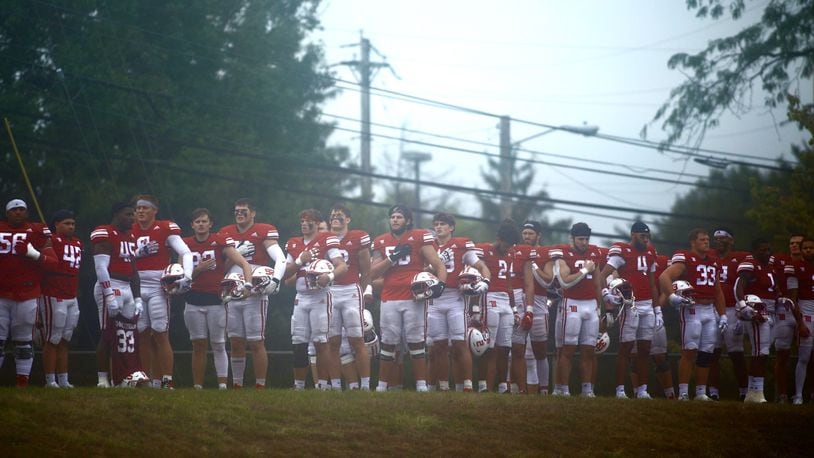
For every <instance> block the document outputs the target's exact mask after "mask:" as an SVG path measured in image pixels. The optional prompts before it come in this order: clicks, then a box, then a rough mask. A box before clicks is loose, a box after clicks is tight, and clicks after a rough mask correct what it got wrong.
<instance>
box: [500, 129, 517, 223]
mask: <svg viewBox="0 0 814 458" xmlns="http://www.w3.org/2000/svg"><path fill="white" fill-rule="evenodd" d="M511 138H512V135H511V118H510V117H508V116H501V117H500V192H502V193H508V192H511V190H512V171H513V170H514V157H513V156H512V140H511ZM511 216H512V201H511V200H509V199H508V198H507V197H506V196H505V194H504V195H502V196H500V219H501V221H502V220H504V219H506V218H509V217H511Z"/></svg>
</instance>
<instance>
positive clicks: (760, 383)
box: [754, 377, 763, 391]
mask: <svg viewBox="0 0 814 458" xmlns="http://www.w3.org/2000/svg"><path fill="white" fill-rule="evenodd" d="M754 381H755V389H756V390H758V391H763V377H755V378H754Z"/></svg>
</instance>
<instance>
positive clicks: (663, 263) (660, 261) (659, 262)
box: [653, 254, 672, 294]
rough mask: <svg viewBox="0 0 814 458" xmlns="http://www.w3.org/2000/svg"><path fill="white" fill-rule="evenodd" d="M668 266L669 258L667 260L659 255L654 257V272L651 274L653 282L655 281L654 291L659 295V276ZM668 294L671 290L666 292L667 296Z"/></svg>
mask: <svg viewBox="0 0 814 458" xmlns="http://www.w3.org/2000/svg"><path fill="white" fill-rule="evenodd" d="M669 266H670V258H668V257H667V256H663V255H660V254H659V255H656V272H655V273H653V275H654V277H653V280H655V281H656V290H658V292H659V293H661V292H662V291H661V288H660V287H659V277H661V274H663V273H664V271H665V270H667V267H669ZM670 293H672V290H670V291H667V294H670Z"/></svg>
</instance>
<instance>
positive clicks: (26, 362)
mask: <svg viewBox="0 0 814 458" xmlns="http://www.w3.org/2000/svg"><path fill="white" fill-rule="evenodd" d="M16 348H28V349H31V345H27V344H26V345H18V346H17V347H16ZM16 348H15V350H16ZM14 362H15V363H16V366H17V375H25V376H29V375H31V366H33V365H34V358H33V357H31V358H25V359H20V358H14Z"/></svg>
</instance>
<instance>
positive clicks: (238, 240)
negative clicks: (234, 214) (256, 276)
mask: <svg viewBox="0 0 814 458" xmlns="http://www.w3.org/2000/svg"><path fill="white" fill-rule="evenodd" d="M220 234H223V235H225V236H226V237H229V238H231V239H232V240H233V241H234V243H235V248H240V247H242V246H246V245H251V246H254V254H253V255H251V256H245V258H246V261H248V262H249V264H253V265H255V266H267V265H269V262H270V259H269V255H268V252H266V247H265V246H263V242H265V241H266V240H277V239H279V238H280V234H279V233H278V232H277V228H276V227H274V226H272V225H271V224H265V223H254V224H252V225H251V226H249V228H248V229H246V230H245V231H243V232H240V230H238V228H237V224H230V225H228V226H226V227H223V228H221V230H220Z"/></svg>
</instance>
